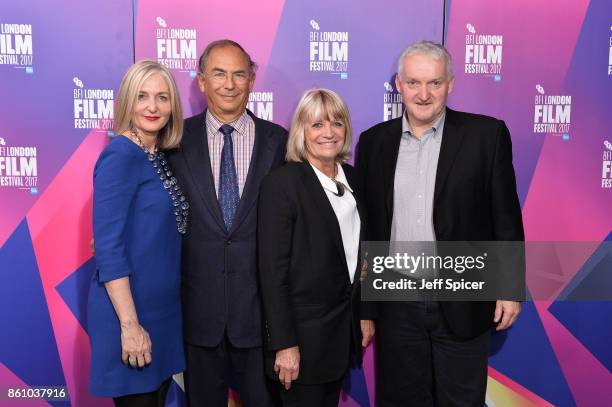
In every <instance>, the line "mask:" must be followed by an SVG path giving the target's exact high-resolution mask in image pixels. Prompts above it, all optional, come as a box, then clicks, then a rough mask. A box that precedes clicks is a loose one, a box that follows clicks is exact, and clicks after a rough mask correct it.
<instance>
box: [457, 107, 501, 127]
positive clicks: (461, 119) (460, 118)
mask: <svg viewBox="0 0 612 407" xmlns="http://www.w3.org/2000/svg"><path fill="white" fill-rule="evenodd" d="M446 118H447V121H451V122H453V123H454V124H456V125H467V126H483V127H499V126H500V125H502V124H503V123H504V122H503V120H499V119H497V118H495V117H493V116H487V115H484V114H478V113H469V112H460V111H457V110H452V109H447V111H446Z"/></svg>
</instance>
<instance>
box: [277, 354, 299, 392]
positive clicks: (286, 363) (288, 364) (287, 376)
mask: <svg viewBox="0 0 612 407" xmlns="http://www.w3.org/2000/svg"><path fill="white" fill-rule="evenodd" d="M274 371H275V372H276V373H278V380H280V382H281V383H282V384H283V385H284V386H285V389H287V390H289V389H290V388H291V382H292V381H293V380H296V379H297V378H298V375H299V373H300V348H299V347H297V346H293V347H291V348H286V349H281V350H278V351H276V361H275V362H274Z"/></svg>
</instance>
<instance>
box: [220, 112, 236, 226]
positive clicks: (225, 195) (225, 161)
mask: <svg viewBox="0 0 612 407" xmlns="http://www.w3.org/2000/svg"><path fill="white" fill-rule="evenodd" d="M219 131H220V132H221V133H223V150H221V171H220V174H219V207H220V208H221V214H223V222H225V228H226V229H227V231H228V232H229V231H230V229H231V228H232V221H233V220H234V215H235V214H236V209H237V208H238V203H239V202H240V193H239V190H238V177H237V176H236V166H235V164H234V148H233V143H232V132H233V131H234V128H233V127H232V126H230V125H228V124H224V125H223V126H221V127H220V128H219Z"/></svg>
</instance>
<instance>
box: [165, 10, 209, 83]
mask: <svg viewBox="0 0 612 407" xmlns="http://www.w3.org/2000/svg"><path fill="white" fill-rule="evenodd" d="M155 21H156V22H157V27H156V28H155V44H156V55H157V62H159V63H160V64H161V65H163V66H165V67H166V68H168V69H170V70H173V71H177V72H188V73H189V76H190V77H192V78H195V77H196V75H197V72H198V55H197V52H198V51H197V50H198V46H197V37H198V33H197V31H196V29H195V28H172V27H168V24H167V23H166V21H165V20H164V19H163V18H162V17H157V18H156V19H155Z"/></svg>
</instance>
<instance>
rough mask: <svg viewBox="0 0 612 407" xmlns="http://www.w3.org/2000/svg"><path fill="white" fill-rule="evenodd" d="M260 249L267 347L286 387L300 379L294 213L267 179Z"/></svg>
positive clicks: (261, 197) (263, 191) (262, 199)
mask: <svg viewBox="0 0 612 407" xmlns="http://www.w3.org/2000/svg"><path fill="white" fill-rule="evenodd" d="M258 208H259V209H258V227H257V246H258V256H259V279H260V284H261V291H262V299H263V303H264V309H265V313H266V326H267V330H268V338H269V343H268V346H269V348H270V349H272V350H276V361H275V363H274V370H275V371H276V372H277V373H278V377H279V379H280V381H281V383H283V384H284V385H285V388H286V389H289V388H290V387H291V382H292V381H293V380H296V379H297V378H298V375H299V367H300V351H299V348H298V346H297V344H298V342H297V336H296V330H295V325H294V321H293V315H292V312H291V301H290V295H291V290H290V286H289V285H290V279H289V268H290V264H291V250H292V247H291V246H292V234H293V227H294V211H293V210H292V206H291V202H290V200H289V198H288V196H287V194H286V192H285V191H284V190H283V188H282V186H281V185H280V184H279V182H278V180H275V179H274V178H272V177H270V176H268V177H267V178H265V179H264V181H263V183H262V187H261V191H260V193H259V204H258Z"/></svg>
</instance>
